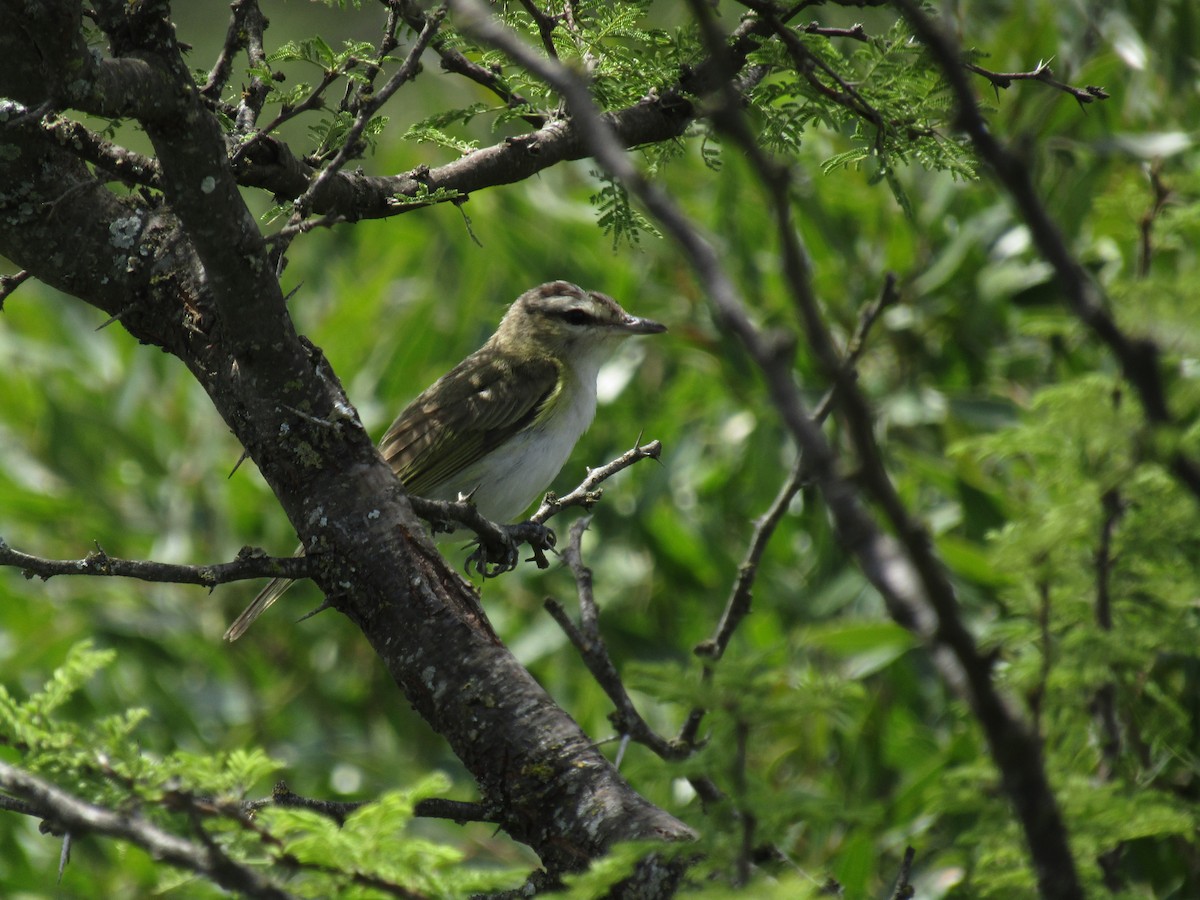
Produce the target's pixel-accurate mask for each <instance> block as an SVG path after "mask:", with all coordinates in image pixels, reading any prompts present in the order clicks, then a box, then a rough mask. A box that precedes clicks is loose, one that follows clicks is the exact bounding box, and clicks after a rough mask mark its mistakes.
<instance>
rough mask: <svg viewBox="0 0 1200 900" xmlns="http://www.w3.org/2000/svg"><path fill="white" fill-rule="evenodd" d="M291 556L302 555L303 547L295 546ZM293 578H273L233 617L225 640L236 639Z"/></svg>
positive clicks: (289, 585)
mask: <svg viewBox="0 0 1200 900" xmlns="http://www.w3.org/2000/svg"><path fill="white" fill-rule="evenodd" d="M292 555H293V556H303V555H304V549H303V548H302V547H297V548H296V552H295V553H293V554H292ZM295 583H296V582H295V579H292V578H274V579H272V580H271V581H270V582H269V583H268V584H267V586H266V587H265V588H263V589H262V590H261V591H259V592H258V596H257V597H255V598H254V599H253V600H252V601H251V602H250V605H249V606H247V607H246V609H245V610H244V611H243V612H242V614H241V615H240V616H238V617H237V618H236V619H234V621H233V624H232V625H230V626H229V628H228V629H227V630H226V631H225V640H227V641H236V640H237V639H238V638H240V637H241V636H242V635H243V634H245V633H246V629H247V628H249V627H250V626H251V625H253V624H254V620H255V619H257V618H258V617H259V616H261V615H262V614H263V613H264V612H266V610H267V607H268V606H270V605H271V604H272V603H274V602H275V601H276V600H278V599H279V598H280V597H282V596H283V593H284V591H286V590H287V589H288V588H290V587H291V586H292V585H293V584H295Z"/></svg>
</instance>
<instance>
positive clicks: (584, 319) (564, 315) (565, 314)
mask: <svg viewBox="0 0 1200 900" xmlns="http://www.w3.org/2000/svg"><path fill="white" fill-rule="evenodd" d="M557 315H558V317H559V318H560V319H562V320H563V321H564V322H566V323H567V324H568V325H593V324H595V322H596V317H595V316H593V315H592V314H591V313H589V312H586V311H584V310H582V309H565V310H563V311H562V312H560V313H558V314H557Z"/></svg>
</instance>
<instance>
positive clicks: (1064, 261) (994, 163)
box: [896, 0, 1200, 500]
mask: <svg viewBox="0 0 1200 900" xmlns="http://www.w3.org/2000/svg"><path fill="white" fill-rule="evenodd" d="M896 2H897V5H898V6H899V7H900V9H901V10H902V11H903V13H904V16H905V18H907V19H908V21H909V23H910V24H911V25H912V27H913V31H914V32H915V33H916V35H917V37H918V38H920V40H921V42H922V43H923V44H924V45H925V46H926V47H927V48H928V50H929V53H930V55H931V56H932V57H933V59H934V60H935V61H936V62H937V64H938V66H940V67H941V69H942V72H943V73H944V74H945V76H946V80H947V82H948V83H949V85H950V90H951V92H952V93H953V94H954V98H955V104H956V106H957V112H958V126H959V127H960V128H961V129H962V130H963V131H965V132H966V134H967V136H968V137H969V138H970V139H971V143H972V144H974V146H975V150H976V152H977V153H978V154H979V156H980V158H981V159H983V161H984V162H986V163H987V164H988V166H989V167H990V168H991V170H992V174H993V175H994V176H995V178H996V180H997V181H998V182H999V183H1000V185H1001V186H1002V187H1003V188H1004V189H1005V190H1006V191H1007V192H1008V194H1009V196H1010V197H1012V199H1013V202H1014V203H1015V204H1016V207H1017V209H1018V210H1019V211H1020V213H1021V217H1022V218H1023V219H1024V220H1025V224H1026V225H1027V226H1028V227H1029V231H1030V234H1031V235H1032V236H1033V242H1034V244H1035V245H1036V246H1037V248H1038V251H1039V252H1040V253H1041V255H1042V256H1043V257H1044V258H1045V260H1046V261H1047V262H1048V263H1050V265H1051V266H1052V267H1053V268H1054V271H1055V274H1056V275H1057V276H1058V283H1059V287H1060V288H1061V289H1062V292H1063V296H1064V299H1065V301H1066V305H1067V307H1068V308H1069V309H1070V310H1071V311H1072V312H1073V313H1074V314H1075V316H1076V317H1077V318H1078V319H1079V320H1080V321H1081V322H1083V324H1084V325H1086V326H1087V327H1088V328H1089V329H1091V331H1092V333H1093V334H1095V335H1096V337H1097V338H1099V339H1100V341H1101V342H1102V343H1104V344H1105V345H1106V346H1107V347H1108V348H1109V350H1110V351H1111V352H1112V354H1113V356H1114V357H1116V359H1117V362H1118V363H1119V364H1120V366H1121V372H1122V374H1123V375H1124V377H1125V380H1126V381H1128V382H1129V383H1130V384H1131V385H1133V388H1134V390H1135V391H1136V392H1137V395H1138V398H1139V399H1140V400H1141V404H1142V410H1143V412H1144V414H1145V416H1146V419H1147V421H1148V422H1149V423H1150V424H1151V425H1154V426H1158V427H1162V428H1166V429H1171V428H1175V427H1179V426H1180V423H1179V422H1177V421H1176V420H1175V418H1174V416H1172V414H1171V411H1170V408H1169V406H1168V404H1167V394H1166V387H1165V385H1164V383H1163V377H1162V372H1161V370H1160V367H1159V363H1158V357H1159V348H1158V345H1157V344H1156V343H1155V342H1154V341H1153V340H1151V339H1149V338H1145V337H1133V336H1131V335H1129V334H1127V333H1126V332H1125V331H1123V330H1122V329H1121V328H1120V326H1118V325H1117V322H1116V320H1115V319H1114V318H1113V316H1112V314H1111V313H1110V312H1109V311H1108V305H1107V303H1106V301H1105V298H1104V295H1103V293H1102V291H1101V289H1100V287H1099V285H1097V284H1096V282H1095V280H1094V279H1093V278H1092V277H1091V276H1090V275H1089V274H1088V273H1087V270H1086V269H1084V267H1083V266H1082V265H1081V264H1080V263H1079V261H1078V260H1077V259H1076V258H1075V256H1074V254H1073V253H1072V252H1071V248H1070V247H1069V246H1068V244H1067V241H1066V239H1065V238H1064V237H1063V233H1062V230H1061V229H1060V228H1059V227H1058V225H1057V223H1056V222H1055V221H1054V219H1053V218H1051V216H1050V212H1049V210H1048V209H1046V206H1045V204H1043V203H1042V200H1041V198H1040V197H1039V196H1038V192H1037V189H1036V188H1035V187H1034V184H1033V175H1032V171H1033V170H1032V167H1031V166H1030V165H1029V164H1028V162H1027V161H1026V160H1025V159H1023V158H1021V157H1020V156H1019V155H1018V154H1017V153H1015V152H1013V151H1012V150H1010V149H1009V148H1007V147H1005V146H1004V145H1003V144H1002V143H1001V142H1000V140H999V139H998V138H997V137H996V135H995V134H994V133H993V132H992V130H991V129H990V128H989V127H988V124H987V121H986V120H985V119H984V118H983V113H982V112H981V111H980V109H979V104H978V103H976V102H975V96H974V94H973V93H972V92H971V87H970V85H969V84H968V83H967V79H966V77H965V76H964V75H963V72H962V68H961V67H960V66H959V64H958V61H959V59H960V56H961V54H960V52H959V49H958V47H957V46H956V44H955V42H954V39H953V38H951V37H950V36H949V35H947V34H946V33H945V31H944V29H942V28H941V27H940V26H938V25H935V24H934V22H933V21H932V20H931V19H930V18H929V17H928V16H926V15H925V14H924V13H923V12H922V11H921V9H920V7H919V6H918V5H917V4H916V3H914V2H913V0H896ZM1168 464H1169V467H1170V469H1171V471H1172V473H1174V475H1175V477H1176V478H1177V479H1178V480H1179V481H1180V483H1181V484H1183V485H1184V487H1186V488H1187V489H1188V491H1190V492H1191V493H1192V495H1193V496H1194V497H1195V498H1196V499H1197V500H1200V463H1198V462H1197V460H1195V459H1193V458H1192V457H1191V456H1188V455H1187V454H1186V453H1184V452H1183V451H1182V450H1175V451H1173V452H1171V453H1170V456H1169V459H1168Z"/></svg>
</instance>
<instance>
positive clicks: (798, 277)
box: [453, 0, 1082, 898]
mask: <svg viewBox="0 0 1200 900" xmlns="http://www.w3.org/2000/svg"><path fill="white" fill-rule="evenodd" d="M453 6H454V8H455V9H456V10H459V11H460V12H461V13H462V25H463V28H464V30H467V31H469V32H470V33H472V34H474V35H475V37H476V38H477V39H479V40H482V41H483V42H484V43H487V44H489V45H491V46H494V47H497V48H499V49H502V50H504V51H505V52H506V53H509V54H510V55H511V56H513V58H514V59H516V60H517V61H518V62H519V63H520V64H521V65H523V66H525V67H526V68H527V69H529V70H530V71H531V72H533V73H534V74H536V75H537V76H538V77H540V78H543V79H544V80H546V81H547V82H548V83H550V84H551V85H553V86H554V87H555V89H556V90H558V91H560V92H561V93H562V94H563V96H564V97H565V98H566V99H567V102H568V104H569V106H570V109H571V114H572V117H573V121H574V124H575V126H576V127H577V128H578V129H579V132H580V135H581V137H582V138H583V139H584V140H585V141H586V142H587V144H588V146H589V148H590V149H591V151H592V153H593V156H594V157H595V158H596V159H597V161H598V162H599V163H600V164H601V165H602V166H603V167H604V168H605V169H606V170H607V171H608V172H609V173H610V174H611V175H613V176H614V177H616V178H618V179H620V180H621V181H622V182H623V183H624V184H625V185H626V187H627V188H628V189H629V190H630V192H631V193H633V194H634V195H635V196H636V197H638V199H639V200H640V201H641V202H642V203H643V205H644V206H645V207H646V208H647V209H648V210H649V211H650V213H651V214H652V215H653V216H654V217H655V218H656V219H658V221H659V223H660V224H661V225H662V226H663V228H664V230H665V231H667V232H668V233H669V234H670V235H671V236H672V237H673V238H674V239H675V240H677V241H678V243H679V244H680V246H681V248H682V249H683V251H684V253H685V254H686V255H687V257H688V260H689V262H690V263H691V265H692V266H693V268H694V269H695V271H696V273H697V277H698V279H699V281H700V283H702V284H704V285H705V286H706V287H707V288H708V290H709V295H710V297H711V299H712V302H713V305H714V307H715V309H716V312H717V315H718V319H719V321H721V323H722V324H723V325H724V326H725V327H726V328H727V329H728V330H729V331H731V332H732V334H733V335H734V336H735V337H736V338H737V339H739V340H740V341H741V342H742V344H743V345H744V346H745V348H746V349H747V351H748V352H749V353H750V355H751V357H752V358H753V359H754V361H755V363H756V364H757V366H758V367H759V368H760V369H761V371H762V373H763V375H764V377H765V379H766V381H767V385H768V388H769V391H770V394H771V397H772V401H773V402H774V404H775V407H776V409H777V411H778V412H779V413H780V416H781V418H782V419H783V422H784V424H785V425H786V427H787V428H788V430H789V431H790V432H791V434H792V435H793V437H794V438H795V440H796V442H797V444H798V445H799V447H800V448H801V449H802V451H803V453H804V454H805V456H806V458H807V459H808V463H809V465H810V466H811V467H812V472H813V477H814V480H815V481H816V483H817V485H818V486H819V487H820V489H821V492H822V495H823V496H824V498H825V501H826V503H827V505H828V506H829V509H830V512H831V514H832V515H833V518H834V521H835V523H836V525H837V529H838V533H839V535H840V537H841V540H842V542H843V545H844V546H845V547H846V549H847V550H848V551H849V552H851V553H852V554H853V555H854V556H855V557H856V558H857V559H858V561H859V565H860V566H861V567H862V569H863V572H864V574H865V575H866V576H867V578H868V579H869V580H870V581H871V582H872V583H873V584H874V585H875V586H876V588H877V589H878V590H879V591H880V593H881V595H882V596H883V597H884V599H885V601H887V603H888V606H889V609H890V610H891V611H892V614H893V616H894V617H895V618H896V619H897V621H899V622H900V623H901V624H902V625H905V626H906V627H908V628H911V629H913V630H915V631H916V632H917V633H918V634H919V635H921V636H922V637H923V638H924V639H925V640H926V641H927V642H928V643H929V644H930V646H931V647H932V648H933V649H934V650H935V659H938V660H940V661H941V662H942V663H943V666H942V670H943V674H944V676H945V677H946V678H947V680H948V681H949V682H950V684H951V685H952V686H954V687H955V688H956V689H958V690H960V691H962V692H963V693H964V695H965V696H967V697H968V699H970V700H971V702H972V705H973V707H974V708H975V711H976V715H977V716H978V718H979V720H980V722H981V724H982V725H983V726H984V730H985V733H986V734H987V736H988V740H989V746H990V747H991V750H992V754H993V758H994V759H995V760H996V763H997V765H998V767H999V768H1000V770H1001V773H1002V775H1003V779H1004V784H1005V788H1006V791H1007V793H1008V795H1009V796H1010V798H1011V799H1012V800H1013V802H1014V804H1015V805H1016V806H1017V809H1018V811H1019V813H1020V816H1021V820H1022V823H1023V825H1024V826H1025V828H1026V832H1027V835H1028V839H1029V847H1030V853H1031V855H1032V857H1033V859H1034V864H1035V868H1036V869H1037V872H1038V877H1039V880H1040V881H1041V883H1042V886H1043V890H1044V891H1045V893H1046V894H1047V896H1055V897H1064V898H1068V897H1069V898H1076V897H1081V896H1082V891H1081V888H1080V886H1079V882H1078V877H1077V876H1076V873H1075V864H1074V858H1073V857H1072V855H1071V853H1070V848H1069V846H1068V845H1067V841H1066V832H1065V827H1064V825H1063V823H1062V818H1061V814H1060V813H1059V811H1058V807H1057V803H1056V802H1055V799H1054V795H1053V793H1052V791H1051V790H1050V787H1049V784H1048V783H1047V781H1046V774H1045V769H1044V766H1043V764H1042V760H1041V752H1040V748H1039V746H1038V744H1037V742H1036V740H1035V739H1034V738H1033V736H1032V735H1030V733H1029V732H1028V730H1027V728H1026V727H1025V726H1024V724H1023V723H1022V722H1021V721H1020V719H1019V718H1018V717H1016V716H1015V714H1014V713H1013V712H1012V711H1011V710H1010V709H1009V708H1008V705H1007V703H1006V702H1005V700H1004V699H1003V698H1002V697H1001V696H1000V695H999V693H998V692H997V691H996V689H995V686H994V685H993V683H992V681H991V666H990V663H989V661H988V659H987V658H986V657H984V656H982V655H981V654H980V653H979V652H978V649H977V648H976V646H975V643H974V639H973V637H972V636H971V634H970V632H969V631H968V630H967V629H966V627H965V625H964V624H963V622H962V620H961V618H960V617H959V615H958V605H957V599H956V597H955V593H954V589H953V586H952V585H951V583H950V581H949V579H948V578H947V577H946V574H945V571H944V569H942V567H941V566H940V563H939V562H938V561H937V559H936V557H935V556H934V554H932V552H930V550H929V548H928V547H927V546H926V545H923V541H925V540H926V538H925V537H924V534H923V531H922V530H920V529H906V530H901V532H900V537H901V540H902V541H903V543H902V544H898V543H897V542H896V541H895V540H894V539H892V538H890V537H888V536H887V535H885V534H883V533H882V532H881V531H880V530H879V528H878V526H877V525H876V523H875V522H874V521H873V520H872V519H871V517H870V515H869V514H868V513H867V512H866V511H865V510H864V509H863V508H862V506H861V503H860V501H859V499H858V496H857V491H856V490H855V488H854V487H853V486H851V485H850V484H849V483H848V482H847V481H846V480H845V478H844V477H843V476H841V475H840V474H839V473H838V471H837V467H836V465H835V459H834V456H833V453H832V450H831V448H830V447H829V444H828V442H827V441H826V440H825V438H824V435H823V434H822V433H821V430H820V427H819V426H818V425H817V423H815V422H814V421H813V420H812V419H811V417H810V416H809V415H808V413H807V411H806V409H805V404H804V402H803V399H802V397H801V395H800V392H799V390H798V388H797V387H796V384H795V381H794V379H793V373H792V371H791V368H790V365H789V363H788V361H787V360H785V359H783V358H781V356H780V354H778V353H775V352H774V351H773V349H772V346H771V344H770V342H769V341H767V340H766V339H765V337H764V336H763V335H762V334H761V333H760V332H759V330H758V329H757V328H756V327H755V326H754V324H753V323H752V322H751V321H750V318H749V316H748V314H747V312H746V308H745V306H744V304H743V303H742V301H741V299H740V297H739V296H738V292H737V290H736V289H735V288H734V286H733V284H732V282H731V281H730V280H729V278H728V275H727V274H726V273H725V271H724V267H723V266H722V265H721V263H720V260H719V258H718V257H717V254H716V252H715V251H714V250H713V247H712V244H711V243H710V242H709V241H708V240H706V239H705V238H704V237H703V236H702V235H701V234H700V232H699V231H698V229H696V227H695V226H694V225H693V224H692V223H691V222H690V221H689V220H688V219H687V218H686V216H684V215H683V213H682V212H681V211H680V210H679V209H678V207H677V206H676V205H675V204H674V203H673V201H672V200H671V199H670V198H669V197H668V196H667V195H666V194H664V193H663V192H662V191H660V190H659V189H658V188H657V186H655V185H653V184H651V183H650V182H648V181H647V180H646V179H645V178H643V177H642V176H641V174H640V173H639V172H638V171H637V170H636V169H635V168H634V167H633V165H632V163H631V162H630V161H629V159H628V157H627V156H626V154H625V152H624V150H623V148H622V146H621V143H620V140H619V138H618V137H617V135H615V134H614V133H613V132H612V129H611V127H610V126H609V125H608V123H607V122H606V121H605V120H604V119H603V118H602V117H601V116H600V114H599V113H598V111H597V110H596V109H595V106H594V104H593V103H592V99H591V97H590V95H589V93H588V90H587V88H586V86H585V85H583V84H582V83H581V82H580V81H579V79H578V78H577V77H576V76H574V75H573V74H572V73H570V72H568V71H567V70H566V69H565V68H563V67H562V66H561V65H558V64H557V63H556V62H555V61H553V60H545V59H542V58H540V57H538V56H537V55H536V54H534V53H532V52H530V51H529V49H528V48H527V47H526V46H525V45H524V44H523V43H522V42H521V41H519V40H517V39H515V37H514V36H513V35H512V34H511V33H510V32H508V31H507V30H506V29H504V28H502V27H501V26H500V25H499V24H498V23H497V22H495V21H494V20H493V19H491V18H490V17H489V16H488V14H487V12H486V10H485V9H484V8H483V7H482V6H481V5H480V4H479V3H478V2H476V0H454V3H453ZM692 8H693V12H694V13H695V14H696V16H697V18H698V20H699V21H700V22H701V23H702V26H704V31H705V38H706V43H707V44H708V46H709V48H710V52H712V53H713V58H714V59H717V58H718V57H719V55H720V54H721V53H722V52H724V50H723V44H722V42H721V39H720V38H719V36H717V35H716V34H715V31H714V29H713V28H712V26H711V22H709V17H710V15H711V10H708V9H707V8H706V7H704V6H703V4H702V3H701V2H699V0H694V2H693V3H692ZM718 65H720V63H718ZM724 68H725V69H728V68H729V66H728V63H726V64H725V66H724ZM731 94H732V91H731V90H729V89H728V88H727V89H726V91H725V96H724V100H725V102H724V103H723V104H722V109H721V110H719V111H718V115H720V116H721V119H720V120H719V122H718V124H721V125H728V127H729V128H730V129H731V130H732V132H733V133H734V134H735V135H736V136H738V138H739V143H742V144H743V150H745V151H746V152H747V153H748V154H750V155H751V156H752V158H757V157H760V156H761V154H760V153H759V151H758V149H757V143H756V142H755V141H754V140H753V137H752V136H749V140H745V138H746V136H748V134H749V133H748V129H746V127H745V124H744V122H743V121H742V120H741V118H740V116H739V115H738V112H737V111H738V106H737V103H736V97H732V96H730V95H731ZM756 168H758V170H759V171H760V172H765V173H766V174H767V175H768V176H773V177H774V178H775V179H776V180H773V181H772V182H771V183H770V184H769V193H770V196H771V198H772V204H773V207H774V210H775V214H776V216H777V218H778V231H779V233H780V236H781V238H782V239H783V240H784V251H785V270H786V272H787V275H788V279H789V281H790V283H791V285H792V289H793V292H794V293H796V294H797V296H798V299H799V300H800V301H801V304H800V305H801V311H802V312H803V313H804V316H805V321H806V324H813V323H812V322H811V320H812V318H813V317H812V315H811V310H815V308H816V305H815V302H812V301H810V300H809V297H810V296H811V285H810V283H809V279H808V274H807V268H806V263H805V262H804V257H803V254H802V253H801V252H800V251H799V245H798V239H797V238H796V235H795V230H794V229H793V228H791V227H790V226H788V227H786V228H785V225H787V223H788V222H789V219H790V212H789V210H788V202H789V195H788V193H787V191H786V189H785V187H786V186H785V185H781V184H780V183H779V182H778V180H777V179H778V174H777V167H775V166H774V165H769V166H767V167H766V169H765V170H764V169H762V168H761V167H756ZM815 325H816V326H817V327H816V333H815V334H812V333H810V334H809V339H810V342H811V343H812V344H813V347H814V350H815V351H817V355H818V359H819V360H820V362H821V363H822V365H823V366H824V367H825V369H826V371H827V372H828V373H829V374H831V376H833V377H834V378H835V384H836V385H837V387H838V390H839V395H840V397H841V399H842V401H843V402H847V401H849V400H851V398H854V397H857V396H858V394H857V391H856V389H855V388H854V385H853V384H852V382H851V381H850V380H849V379H846V378H839V377H838V365H837V354H836V351H835V350H834V349H833V347H832V345H831V344H830V343H829V341H828V336H827V333H826V331H827V330H826V326H825V324H824V321H823V320H821V319H820V317H819V316H818V317H817V321H816V323H815ZM861 418H862V417H861V416H860V415H858V414H855V415H853V416H850V417H849V421H850V422H851V424H852V425H853V424H856V423H857V424H858V425H861V424H862V422H861ZM862 438H863V435H862V433H861V429H859V433H858V434H857V435H856V443H861V446H860V447H859V450H860V454H863V462H864V464H865V465H866V466H867V467H868V468H870V469H872V470H873V471H871V472H870V475H871V479H872V481H873V483H874V486H875V488H876V489H877V490H878V491H881V492H882V494H881V499H884V500H887V498H888V496H889V492H891V484H890V480H889V479H888V478H887V474H886V471H884V470H883V469H882V466H881V463H880V460H879V457H878V454H877V448H875V447H874V444H873V438H872V440H871V441H870V442H866V441H863V440H862ZM887 511H888V514H889V517H890V518H893V519H894V520H895V521H898V522H899V523H901V524H902V525H907V524H908V515H907V511H906V510H905V509H904V507H903V505H902V504H901V505H898V506H897V505H896V504H888V505H887ZM910 554H912V555H911V556H910ZM943 650H949V651H950V652H951V654H952V656H951V655H947V654H945V653H942V652H941V651H943ZM951 660H953V661H954V662H953V664H952V665H947V664H948V663H950V662H951Z"/></svg>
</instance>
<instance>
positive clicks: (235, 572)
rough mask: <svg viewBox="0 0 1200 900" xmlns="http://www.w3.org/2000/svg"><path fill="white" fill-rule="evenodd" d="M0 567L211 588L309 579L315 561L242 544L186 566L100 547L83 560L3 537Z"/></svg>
mask: <svg viewBox="0 0 1200 900" xmlns="http://www.w3.org/2000/svg"><path fill="white" fill-rule="evenodd" d="M0 566H8V567H11V568H17V569H21V570H22V572H24V574H25V577H26V578H41V579H42V580H43V581H46V580H48V579H50V578H53V577H54V576H55V575H91V576H96V577H109V578H137V579H139V580H140V581H151V582H159V583H164V584H198V585H201V586H203V587H207V588H209V589H211V588H214V587H216V586H217V585H218V584H228V583H230V582H233V581H246V580H247V579H250V578H268V577H270V578H280V577H282V578H307V577H309V575H310V574H311V572H312V569H313V563H312V561H311V560H309V559H307V558H306V557H287V558H283V557H274V556H267V555H266V554H264V553H263V552H262V551H261V550H259V549H257V548H250V547H243V548H242V550H241V551H240V552H239V553H238V555H237V557H236V558H235V559H233V560H231V561H230V562H226V563H214V564H210V565H203V566H185V565H175V564H172V563H162V562H154V561H152V560H135V559H118V558H116V557H112V556H109V555H108V554H107V553H105V552H104V550H102V549H101V548H100V547H99V546H97V547H96V550H95V552H93V553H89V554H88V555H87V556H85V557H84V558H83V559H44V558H42V557H39V556H32V555H30V554H28V553H22V552H21V551H19V550H14V549H13V548H12V547H10V546H9V545H8V544H7V543H5V541H4V539H3V538H0Z"/></svg>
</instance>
